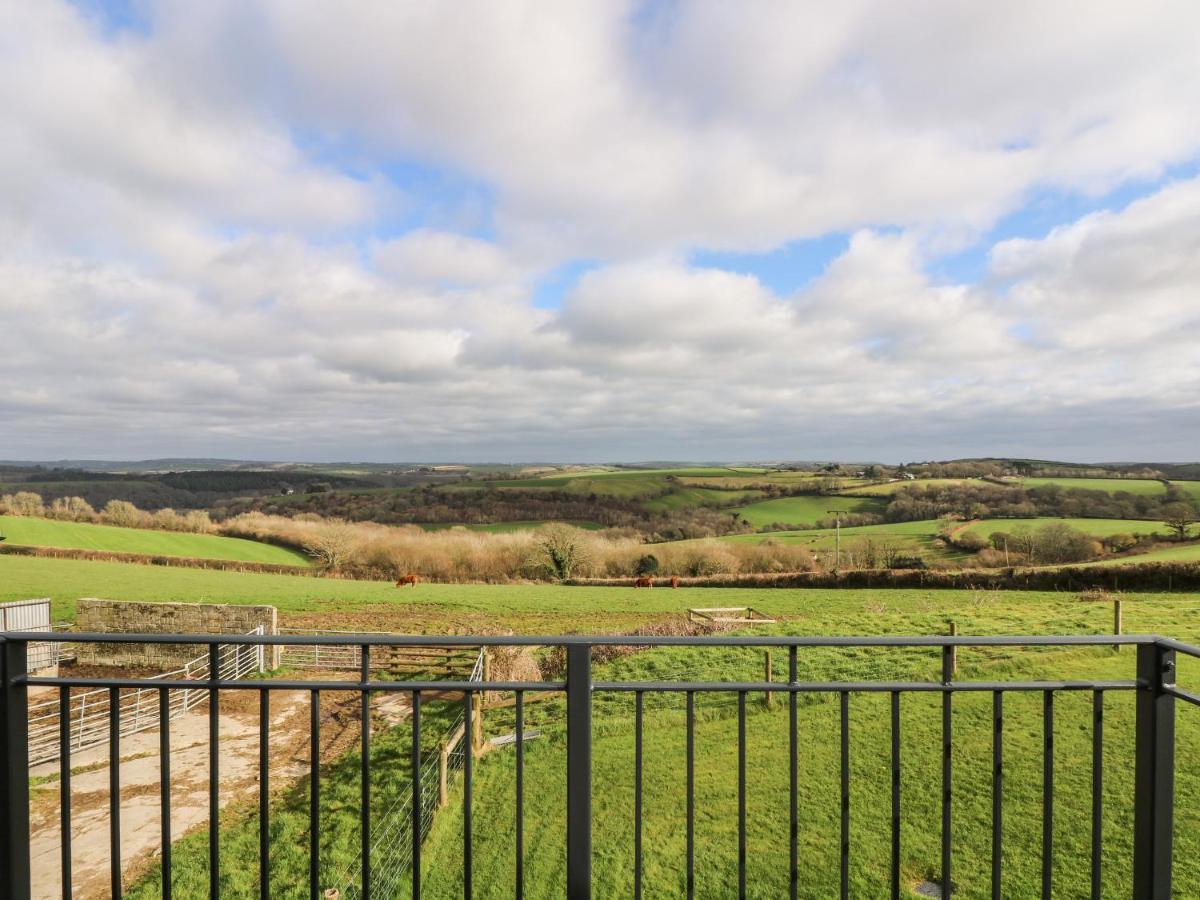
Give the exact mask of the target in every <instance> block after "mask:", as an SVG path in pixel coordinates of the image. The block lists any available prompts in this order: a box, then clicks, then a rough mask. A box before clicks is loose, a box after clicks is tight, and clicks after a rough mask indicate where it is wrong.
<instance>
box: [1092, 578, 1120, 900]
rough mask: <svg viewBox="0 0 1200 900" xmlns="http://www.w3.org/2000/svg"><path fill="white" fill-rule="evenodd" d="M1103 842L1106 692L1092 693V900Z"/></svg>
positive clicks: (1097, 894) (1097, 890)
mask: <svg viewBox="0 0 1200 900" xmlns="http://www.w3.org/2000/svg"><path fill="white" fill-rule="evenodd" d="M1118 602H1120V601H1118ZM1103 840H1104V691H1094V692H1093V693H1092V900H1100V893H1101V884H1100V877H1101V873H1102V867H1103Z"/></svg>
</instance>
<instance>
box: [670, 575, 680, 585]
mask: <svg viewBox="0 0 1200 900" xmlns="http://www.w3.org/2000/svg"><path fill="white" fill-rule="evenodd" d="M671 587H673V588H677V587H679V579H678V578H676V577H675V576H674V575H672V576H671Z"/></svg>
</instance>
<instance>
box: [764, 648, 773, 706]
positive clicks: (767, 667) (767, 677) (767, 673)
mask: <svg viewBox="0 0 1200 900" xmlns="http://www.w3.org/2000/svg"><path fill="white" fill-rule="evenodd" d="M763 676H764V677H763V681H765V682H767V683H768V684H770V683H771V682H772V681H774V679H773V678H772V677H771V651H770V650H769V649H768V650H764V651H763ZM766 701H767V709H774V708H775V694H774V692H773V691H767V696H766Z"/></svg>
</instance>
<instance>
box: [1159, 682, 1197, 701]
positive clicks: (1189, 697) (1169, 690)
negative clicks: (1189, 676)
mask: <svg viewBox="0 0 1200 900" xmlns="http://www.w3.org/2000/svg"><path fill="white" fill-rule="evenodd" d="M1163 693H1164V694H1170V695H1171V696H1172V697H1175V698H1177V699H1179V700H1186V701H1187V702H1188V703H1191V704H1192V705H1193V706H1200V694H1193V693H1192V692H1191V691H1185V690H1183V689H1182V688H1177V687H1171V686H1170V685H1164V686H1163Z"/></svg>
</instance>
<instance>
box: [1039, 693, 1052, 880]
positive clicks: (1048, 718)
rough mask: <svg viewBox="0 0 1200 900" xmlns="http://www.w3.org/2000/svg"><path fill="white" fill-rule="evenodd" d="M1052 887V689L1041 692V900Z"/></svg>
mask: <svg viewBox="0 0 1200 900" xmlns="http://www.w3.org/2000/svg"><path fill="white" fill-rule="evenodd" d="M1053 889H1054V691H1045V692H1043V694H1042V900H1051V895H1052V894H1053Z"/></svg>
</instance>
